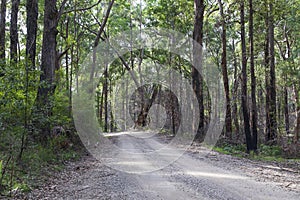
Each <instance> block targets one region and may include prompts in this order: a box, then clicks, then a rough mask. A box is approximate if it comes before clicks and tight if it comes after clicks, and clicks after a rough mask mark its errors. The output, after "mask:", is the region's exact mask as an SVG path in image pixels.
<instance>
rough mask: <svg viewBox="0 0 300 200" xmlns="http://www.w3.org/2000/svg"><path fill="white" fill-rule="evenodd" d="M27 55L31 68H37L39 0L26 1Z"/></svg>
mask: <svg viewBox="0 0 300 200" xmlns="http://www.w3.org/2000/svg"><path fill="white" fill-rule="evenodd" d="M26 13H27V19H26V26H27V36H26V57H27V59H28V60H29V62H30V66H32V67H30V69H31V70H34V69H35V57H36V36H37V20H38V0H27V2H26Z"/></svg>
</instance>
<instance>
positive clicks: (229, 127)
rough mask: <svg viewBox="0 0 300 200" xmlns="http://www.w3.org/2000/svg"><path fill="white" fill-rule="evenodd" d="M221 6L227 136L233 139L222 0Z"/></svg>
mask: <svg viewBox="0 0 300 200" xmlns="http://www.w3.org/2000/svg"><path fill="white" fill-rule="evenodd" d="M218 2H219V7H220V15H221V18H222V62H221V66H222V74H223V82H224V88H225V94H226V119H225V124H226V133H225V135H226V137H228V138H230V139H231V136H232V135H231V134H232V122H231V100H230V92H229V81H228V74H227V58H226V54H227V50H226V46H227V41H226V23H225V15H224V11H223V4H222V2H221V0H218Z"/></svg>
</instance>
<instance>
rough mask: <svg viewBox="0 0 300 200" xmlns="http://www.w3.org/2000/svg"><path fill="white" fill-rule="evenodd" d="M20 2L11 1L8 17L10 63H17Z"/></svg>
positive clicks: (17, 0)
mask: <svg viewBox="0 0 300 200" xmlns="http://www.w3.org/2000/svg"><path fill="white" fill-rule="evenodd" d="M19 5H20V0H13V1H12V6H11V16H10V60H11V62H12V63H17V61H18V40H19V37H18V12H19Z"/></svg>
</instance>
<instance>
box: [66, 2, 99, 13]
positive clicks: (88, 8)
mask: <svg viewBox="0 0 300 200" xmlns="http://www.w3.org/2000/svg"><path fill="white" fill-rule="evenodd" d="M101 1H102V0H98V2H97V3H95V4H93V5H91V6H89V7H86V8H75V9H73V10H68V11H65V12H63V13H62V15H65V14H69V13H71V12H75V11H76V12H78V11H87V10H90V9H92V8H94V7H96V6H98V5H99V4H100V3H101Z"/></svg>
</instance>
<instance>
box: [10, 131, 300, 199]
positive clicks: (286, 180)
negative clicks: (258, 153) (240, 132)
mask: <svg viewBox="0 0 300 200" xmlns="http://www.w3.org/2000/svg"><path fill="white" fill-rule="evenodd" d="M115 140H116V143H118V145H120V146H122V147H123V148H127V147H128V148H130V149H131V151H136V152H137V153H138V152H144V151H145V149H149V148H151V146H153V145H154V144H158V143H159V144H165V140H163V139H161V138H158V137H155V138H148V139H143V142H141V141H140V139H139V140H138V139H136V138H135V137H132V136H129V135H123V136H118V137H116V138H115ZM176 148H177V147H176ZM172 150H174V151H176V149H175V147H174V149H172ZM205 151H208V150H207V149H205V148H203V147H201V146H200V145H192V146H191V147H190V148H189V150H188V151H186V152H185V153H184V155H183V156H181V157H180V158H179V159H178V160H177V161H176V162H174V163H172V164H170V165H168V166H167V167H164V168H163V169H160V170H156V171H154V172H147V173H142V174H134V173H133V174H132V173H126V172H123V171H118V170H115V169H112V168H110V167H108V166H106V165H104V163H102V162H101V161H98V160H96V159H95V158H93V157H92V156H84V157H83V158H82V159H81V160H80V161H77V162H69V163H68V164H67V166H66V168H65V169H64V170H63V171H62V172H60V173H56V174H53V176H52V177H49V180H48V181H47V183H45V184H44V185H43V186H41V187H40V188H37V189H34V190H33V191H32V192H31V193H29V194H27V195H26V196H20V197H18V198H17V197H15V198H14V199H49V200H54V199H70V200H71V199H72V200H73V199H115V200H119V199H130V200H144V199H145V200H147V199H149V200H150V199H151V200H153V199H167V200H168V199H172V200H173V199H174V200H175V199H185V200H187V199H195V200H196V199H197V200H201V199H214V200H218V199H220V200H222V199H224V200H225V199H233V200H234V199H236V200H242V199H263V200H267V199H280V200H282V199H289V200H293V199H297V200H298V199H299V196H300V163H297V162H291V163H288V162H283V163H277V162H265V161H253V160H249V159H243V158H237V157H233V156H230V155H224V154H220V153H217V152H207V153H206V154H205V156H202V153H203V152H205ZM142 155H143V154H141V156H142ZM125 157H126V156H125ZM158 158H159V159H160V157H158ZM126 159H127V158H126ZM128 159H129V160H130V158H128ZM142 159H143V158H142ZM143 161H144V162H145V163H147V164H149V160H147V158H145V159H144V160H143ZM158 162H159V161H158ZM147 164H145V166H144V167H145V168H147V166H148V165H147ZM150 164H151V162H150ZM132 167H135V166H133V165H132Z"/></svg>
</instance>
